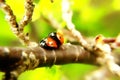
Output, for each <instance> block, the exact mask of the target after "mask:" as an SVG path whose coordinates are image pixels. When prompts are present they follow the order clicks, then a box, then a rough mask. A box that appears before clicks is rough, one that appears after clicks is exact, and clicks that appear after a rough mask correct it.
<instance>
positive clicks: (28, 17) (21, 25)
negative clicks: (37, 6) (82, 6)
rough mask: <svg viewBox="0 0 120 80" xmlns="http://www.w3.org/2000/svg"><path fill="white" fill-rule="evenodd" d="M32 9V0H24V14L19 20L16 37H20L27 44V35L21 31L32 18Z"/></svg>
mask: <svg viewBox="0 0 120 80" xmlns="http://www.w3.org/2000/svg"><path fill="white" fill-rule="evenodd" d="M33 10H34V4H33V0H26V1H25V14H24V17H23V19H22V20H21V21H20V22H19V35H18V37H19V38H21V40H22V42H23V43H24V44H27V45H29V43H30V41H29V35H28V34H27V35H25V34H24V33H23V29H24V27H25V26H26V25H27V24H28V23H29V22H30V21H31V20H32V14H33Z"/></svg>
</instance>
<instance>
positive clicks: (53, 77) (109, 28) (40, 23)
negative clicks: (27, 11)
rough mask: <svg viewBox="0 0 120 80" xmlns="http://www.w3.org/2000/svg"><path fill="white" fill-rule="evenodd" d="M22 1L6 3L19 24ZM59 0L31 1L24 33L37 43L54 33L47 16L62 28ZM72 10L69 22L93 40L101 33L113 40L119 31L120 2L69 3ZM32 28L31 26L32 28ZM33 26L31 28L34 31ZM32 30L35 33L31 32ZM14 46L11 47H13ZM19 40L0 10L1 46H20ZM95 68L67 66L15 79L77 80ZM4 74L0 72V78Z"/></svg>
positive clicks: (82, 0) (86, 0) (77, 0)
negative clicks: (31, 4) (31, 12)
mask: <svg viewBox="0 0 120 80" xmlns="http://www.w3.org/2000/svg"><path fill="white" fill-rule="evenodd" d="M24 1H25V0H14V1H13V0H6V2H7V4H9V5H10V6H11V8H12V10H13V12H14V14H15V15H16V17H17V21H18V22H19V21H20V20H21V19H22V17H23V15H24ZM61 2H62V0H54V2H53V3H51V2H50V0H34V4H35V10H34V13H33V17H32V21H31V23H29V24H28V25H27V26H26V27H25V29H24V32H29V33H30V36H31V40H34V41H37V42H38V41H39V40H41V39H42V38H44V37H45V36H47V35H48V33H50V32H52V31H56V29H54V28H53V27H52V25H50V24H49V21H47V20H44V19H43V17H44V18H46V19H48V17H49V16H51V15H52V16H53V17H54V18H55V20H56V21H58V22H59V23H60V24H61V25H62V27H64V26H65V24H64V21H63V20H62V13H61ZM70 3H71V9H72V10H73V17H72V21H73V23H74V24H75V26H76V29H77V30H79V31H80V32H81V33H82V35H84V36H87V37H95V36H96V35H98V34H103V35H104V36H106V37H116V36H117V35H118V34H119V30H120V0H70ZM31 26H32V27H31ZM33 27H34V28H33ZM34 29H35V30H36V32H34ZM13 43H14V44H13ZM19 45H21V44H20V42H19V41H18V38H16V36H15V35H14V34H13V33H12V31H11V30H10V25H9V23H8V22H7V21H6V20H5V14H4V12H3V11H2V10H1V9H0V46H19ZM96 68H97V67H95V66H91V65H85V64H66V65H62V66H55V65H54V66H53V67H51V68H49V67H43V68H37V69H35V70H29V71H26V72H24V73H23V74H21V75H20V77H19V78H18V80H80V79H82V80H83V79H84V75H87V73H89V72H91V71H92V70H95V69H96ZM1 75H3V73H0V77H1Z"/></svg>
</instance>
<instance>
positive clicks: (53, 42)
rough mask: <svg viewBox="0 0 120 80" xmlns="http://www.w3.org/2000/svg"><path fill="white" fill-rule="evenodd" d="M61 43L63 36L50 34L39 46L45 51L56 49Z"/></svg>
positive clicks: (56, 33) (57, 33)
mask: <svg viewBox="0 0 120 80" xmlns="http://www.w3.org/2000/svg"><path fill="white" fill-rule="evenodd" d="M63 43H64V38H63V35H62V34H61V33H59V32H52V33H50V34H49V35H48V37H47V38H45V39H43V40H42V41H41V42H40V46H41V47H43V48H45V49H58V48H59V47H60V46H61V45H62V44H63Z"/></svg>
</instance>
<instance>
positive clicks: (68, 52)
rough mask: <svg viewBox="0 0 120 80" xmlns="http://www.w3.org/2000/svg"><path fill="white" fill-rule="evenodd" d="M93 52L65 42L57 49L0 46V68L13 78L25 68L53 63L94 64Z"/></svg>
mask: <svg viewBox="0 0 120 80" xmlns="http://www.w3.org/2000/svg"><path fill="white" fill-rule="evenodd" d="M95 59H96V57H95V55H94V54H91V53H89V52H87V51H86V50H85V49H84V48H83V47H81V46H76V45H70V44H66V45H63V46H61V47H60V49H57V50H45V49H43V48H41V47H29V48H21V47H9V48H7V47H0V70H1V71H4V72H6V73H8V72H10V73H11V76H14V78H15V77H16V78H17V76H18V75H19V74H20V73H22V72H23V71H25V70H29V69H34V68H36V67H40V66H52V65H53V64H57V65H59V64H67V63H87V64H96V62H95V61H96V60H95Z"/></svg>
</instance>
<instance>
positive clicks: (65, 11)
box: [62, 0, 91, 50]
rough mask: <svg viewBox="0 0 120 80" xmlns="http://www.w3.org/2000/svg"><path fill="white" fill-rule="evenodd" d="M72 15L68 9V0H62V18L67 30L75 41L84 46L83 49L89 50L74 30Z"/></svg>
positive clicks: (84, 41)
mask: <svg viewBox="0 0 120 80" xmlns="http://www.w3.org/2000/svg"><path fill="white" fill-rule="evenodd" d="M72 14H73V12H72V10H71V9H70V0H62V18H63V20H64V21H65V22H66V25H67V28H68V29H69V30H70V32H71V33H72V35H73V36H74V37H75V38H76V39H77V41H79V43H80V44H81V45H82V46H84V48H86V49H87V50H91V49H90V48H89V45H88V43H87V42H86V40H85V39H84V38H83V37H82V35H81V33H80V32H79V31H77V30H76V29H75V25H74V24H73V23H72Z"/></svg>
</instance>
